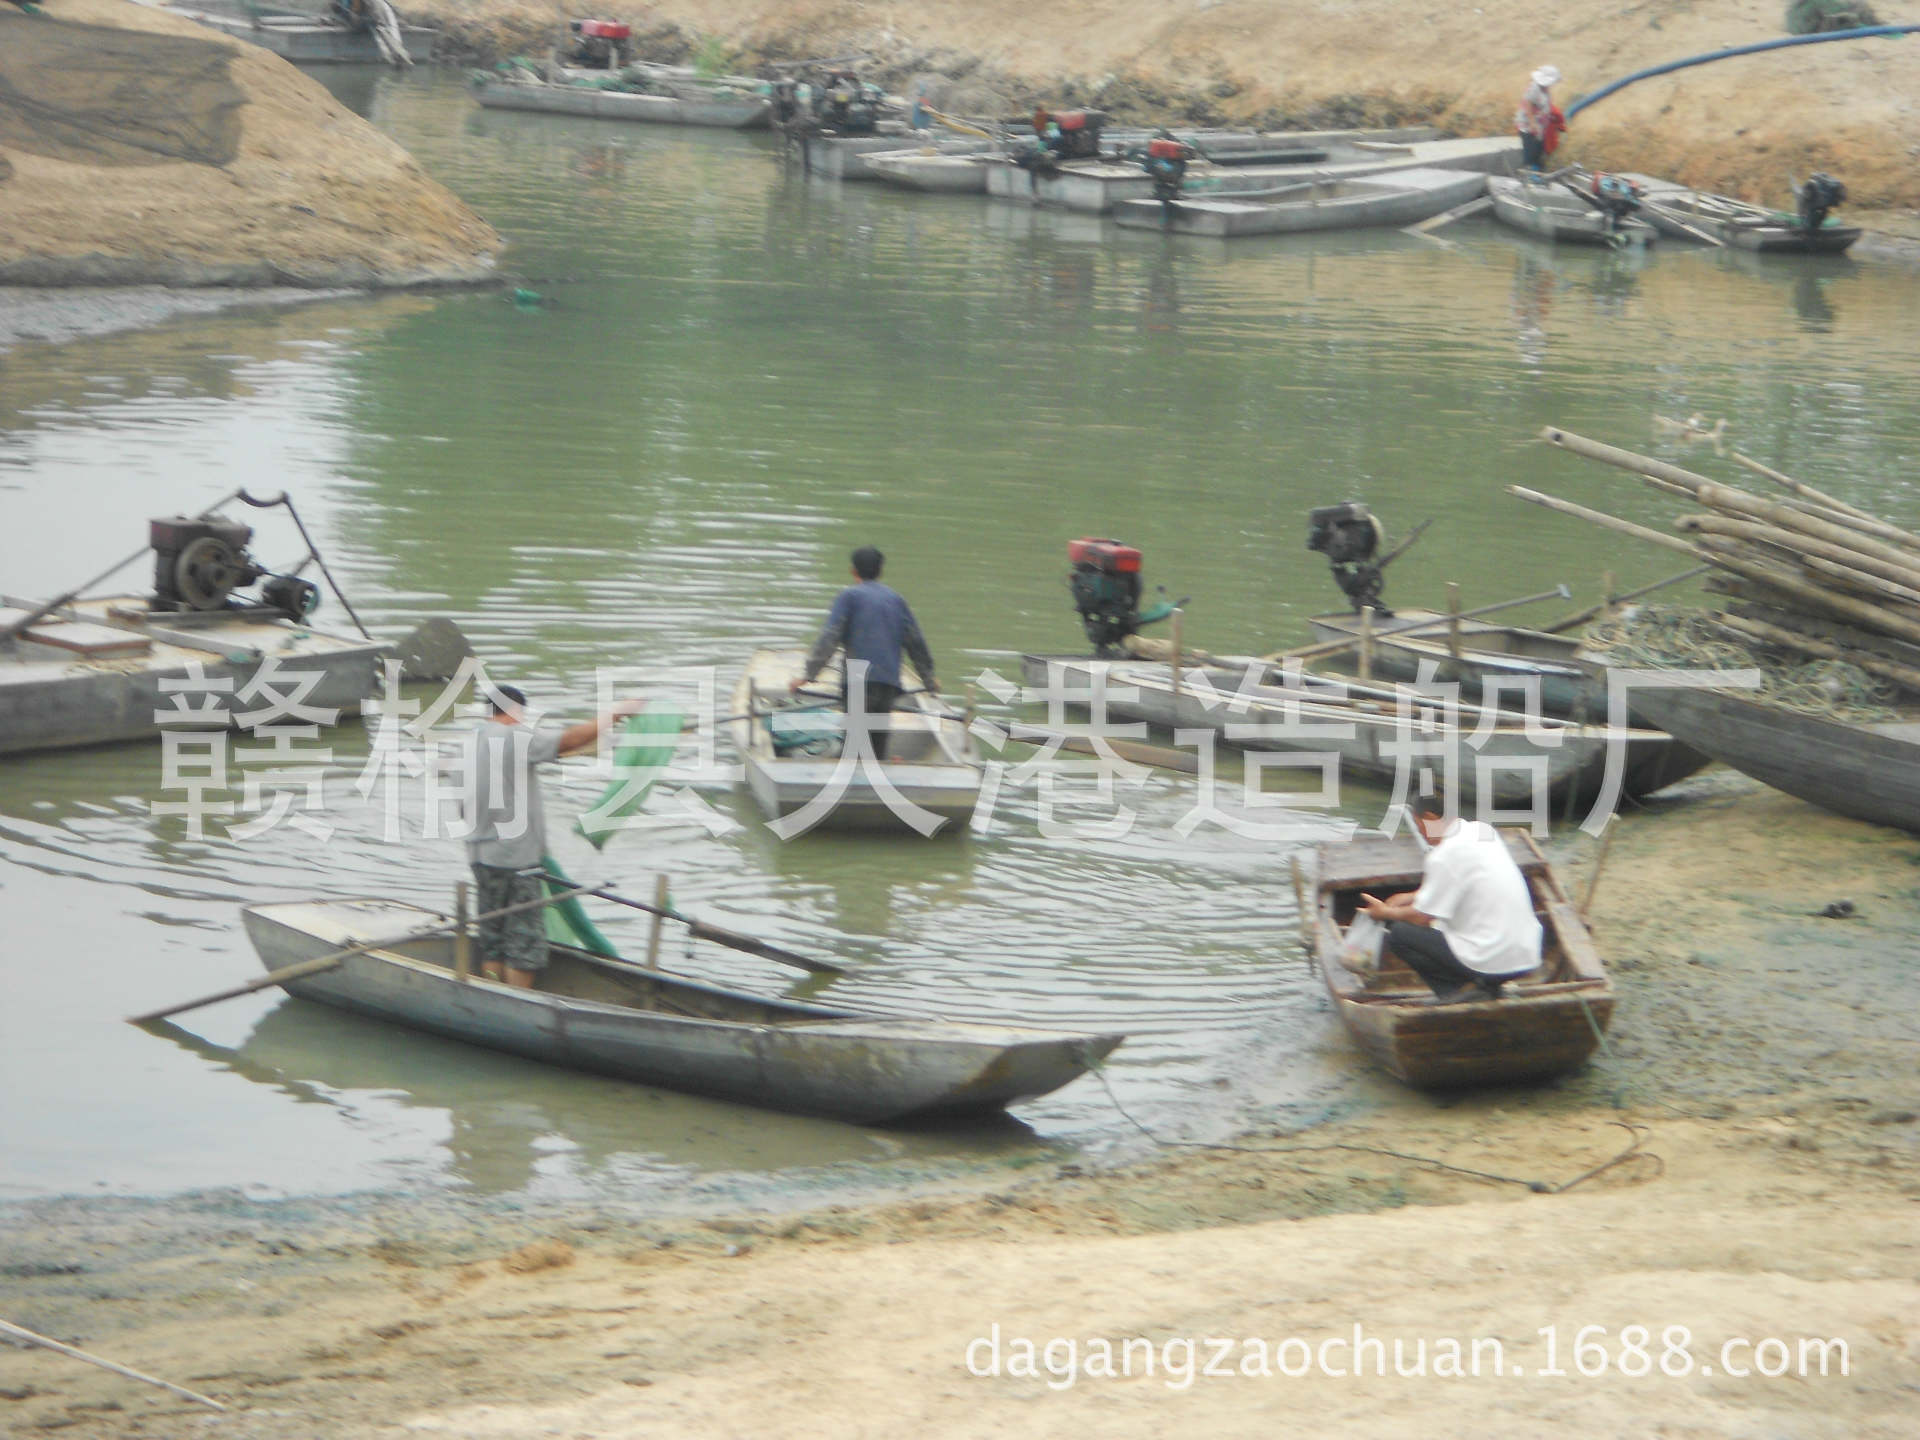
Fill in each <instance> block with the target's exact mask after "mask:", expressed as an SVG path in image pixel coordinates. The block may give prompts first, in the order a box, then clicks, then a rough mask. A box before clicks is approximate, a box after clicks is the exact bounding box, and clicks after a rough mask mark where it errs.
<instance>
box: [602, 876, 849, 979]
mask: <svg viewBox="0 0 1920 1440" xmlns="http://www.w3.org/2000/svg"><path fill="white" fill-rule="evenodd" d="M594 893H595V894H597V895H599V898H600V899H602V900H611V901H612V902H613V903H614V904H615V905H625V906H627V907H628V908H629V909H633V910H643V911H645V912H646V913H647V914H649V915H658V916H659V917H660V918H661V919H663V920H677V921H679V922H680V923H681V924H682V925H684V926H686V927H687V929H688V930H690V931H691V932H692V933H693V938H694V939H696V940H711V941H713V943H714V944H716V945H724V946H726V947H727V948H728V949H729V950H738V951H740V952H741V953H742V954H744V955H757V956H759V957H760V958H761V959H762V960H772V961H774V962H775V963H776V964H780V965H793V966H796V967H798V968H799V969H802V970H810V971H812V972H813V973H814V974H815V975H844V974H846V973H847V972H846V971H845V970H844V969H842V968H841V967H840V966H838V965H833V964H829V963H828V962H827V961H825V960H815V959H812V958H811V957H809V956H806V955H800V954H796V953H795V952H794V951H792V950H783V949H781V948H780V947H779V946H778V945H770V944H768V943H767V942H766V941H765V940H756V939H754V938H753V937H752V936H751V935H742V934H740V933H738V932H737V931H733V930H723V929H721V927H720V926H718V925H711V924H709V923H708V922H706V921H705V920H695V919H694V918H693V917H692V916H690V915H682V914H681V913H680V912H679V911H678V910H673V909H670V908H668V907H666V906H663V905H649V904H647V902H646V901H644V900H629V899H628V898H627V897H626V896H625V895H615V894H613V893H612V892H611V889H610V888H608V887H602V889H601V890H599V891H596V892H594Z"/></svg>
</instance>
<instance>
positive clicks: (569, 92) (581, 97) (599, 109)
mask: <svg viewBox="0 0 1920 1440" xmlns="http://www.w3.org/2000/svg"><path fill="white" fill-rule="evenodd" d="M473 95H474V99H476V100H477V101H479V102H480V104H482V105H484V106H486V107H487V108H488V109H491V110H534V111H539V112H541V113H543V114H548V115H584V116H588V117H590V118H592V119H596V120H638V121H642V122H645V123H648V124H653V125H704V126H711V127H713V128H716V129H722V130H764V129H766V128H767V124H768V117H769V116H770V115H771V114H772V112H773V102H772V100H770V99H769V98H767V97H766V96H764V95H742V94H740V93H739V92H738V91H737V90H733V89H731V88H721V89H705V88H701V87H698V86H688V87H684V88H683V89H680V91H679V93H675V94H670V95H644V94H637V93H633V92H630V91H624V90H607V89H602V88H601V87H600V86H599V85H596V84H567V85H553V84H549V83H548V82H547V81H545V80H541V79H538V78H536V77H534V76H531V75H526V74H524V73H522V72H512V73H509V74H506V75H485V74H483V75H477V76H475V77H474V80H473Z"/></svg>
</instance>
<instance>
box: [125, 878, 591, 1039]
mask: <svg viewBox="0 0 1920 1440" xmlns="http://www.w3.org/2000/svg"><path fill="white" fill-rule="evenodd" d="M608 883H609V884H610V883H611V882H608ZM606 888H607V885H606V884H601V885H582V886H579V887H577V888H576V889H572V890H563V891H560V892H558V893H557V894H553V895H545V896H542V897H541V898H540V899H538V900H522V901H521V902H520V903H519V904H517V905H508V906H505V907H503V908H501V909H499V910H489V911H488V912H487V913H486V914H484V915H476V916H474V917H473V920H474V921H475V922H478V921H481V920H498V919H499V918H500V917H501V916H503V915H517V914H519V913H520V912H521V911H522V910H537V909H539V908H540V907H541V906H542V905H553V904H557V903H558V902H560V901H562V900H566V899H570V898H571V897H573V896H576V895H598V894H599V893H600V892H601V891H603V890H605V889H606ZM458 925H459V922H458V921H453V920H449V921H448V922H447V923H446V924H444V925H428V926H425V927H423V928H421V929H419V930H409V931H407V932H406V933H405V934H401V935H389V936H387V937H385V938H384V939H381V940H362V941H360V942H359V943H358V944H355V945H349V946H347V947H346V948H345V949H342V950H335V951H333V952H332V953H331V954H327V955H319V956H316V957H315V958H313V959H312V960H302V961H300V962H299V963H298V964H295V965H283V966H282V967H281V968H280V969H278V970H269V971H268V972H267V973H266V974H265V975H262V976H261V977H260V978H259V979H258V980H249V981H248V982H247V983H246V984H244V985H235V986H233V987H232V988H231V989H227V990H221V991H217V992H216V993H214V994H212V995H203V996H201V997H200V998H199V999H198V1000H186V1001H182V1002H181V1003H180V1004H178V1005H163V1006H161V1007H160V1008H159V1009H158V1010H149V1011H147V1012H145V1013H144V1014H141V1015H129V1016H128V1017H127V1023H128V1024H129V1025H145V1024H148V1023H150V1022H151V1021H154V1020H164V1019H166V1018H167V1017H168V1016H169V1015H178V1014H180V1013H181V1012H182V1011H185V1010H198V1009H200V1008H201V1007H203V1006H206V1005H215V1004H218V1003H219V1002H220V1001H222V1000H233V999H237V998H238V997H239V996H242V995H251V994H253V992H254V991H256V990H265V989H267V988H268V987H269V986H272V985H284V984H285V983H286V982H287V981H289V980H300V979H303V978H305V977H306V976H308V975H319V974H322V973H324V972H326V971H328V970H334V969H337V968H339V966H340V965H341V964H343V963H344V962H345V961H347V960H348V959H350V958H351V957H353V956H355V955H364V954H365V953H366V952H367V951H369V950H391V949H393V948H394V947H395V946H396V945H409V944H411V943H413V942H414V941H415V940H431V939H434V938H435V937H436V936H440V935H451V934H453V932H454V931H455V930H456V929H457V928H458Z"/></svg>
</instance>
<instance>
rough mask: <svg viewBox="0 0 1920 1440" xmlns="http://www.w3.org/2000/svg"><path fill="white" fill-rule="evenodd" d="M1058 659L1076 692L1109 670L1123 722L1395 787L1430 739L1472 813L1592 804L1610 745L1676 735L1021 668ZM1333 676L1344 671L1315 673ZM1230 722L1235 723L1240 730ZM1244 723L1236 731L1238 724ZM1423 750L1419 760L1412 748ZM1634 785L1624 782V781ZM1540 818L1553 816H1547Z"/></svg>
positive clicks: (1045, 679)
mask: <svg viewBox="0 0 1920 1440" xmlns="http://www.w3.org/2000/svg"><path fill="white" fill-rule="evenodd" d="M1056 666H1058V667H1060V676H1061V680H1062V681H1063V683H1064V684H1065V685H1066V686H1068V687H1070V690H1069V692H1068V693H1072V692H1073V691H1078V692H1081V693H1085V692H1086V691H1087V689H1088V687H1089V686H1091V684H1092V683H1093V681H1092V670H1093V668H1094V667H1096V666H1105V667H1106V668H1107V672H1108V679H1107V685H1108V695H1107V699H1106V709H1107V713H1108V714H1109V715H1111V716H1113V717H1115V718H1116V719H1120V720H1129V721H1133V720H1144V721H1146V722H1147V723H1148V724H1151V725H1157V726H1161V727H1164V728H1166V729H1169V730H1180V729H1199V730H1210V731H1212V732H1213V733H1214V734H1215V735H1216V736H1217V737H1218V738H1219V739H1220V740H1221V741H1222V742H1223V743H1225V744H1228V745H1232V746H1235V747H1237V748H1240V749H1247V750H1280V751H1294V752H1298V753H1303V754H1310V755H1314V756H1318V757H1331V758H1333V759H1335V760H1337V762H1338V774H1339V777H1340V778H1343V779H1345V778H1356V777H1357V778H1359V779H1363V780H1367V781H1371V782H1384V783H1386V784H1389V785H1391V784H1392V783H1394V782H1395V781H1396V780H1397V779H1399V778H1400V776H1401V775H1402V774H1403V773H1404V772H1405V771H1406V769H1407V767H1408V766H1409V764H1411V765H1413V766H1414V767H1415V768H1421V767H1429V766H1432V765H1433V764H1434V760H1435V758H1437V757H1436V756H1435V754H1434V752H1433V750H1432V747H1433V746H1435V745H1439V744H1445V745H1447V746H1450V747H1451V749H1452V759H1453V760H1454V762H1455V764H1454V766H1453V768H1454V771H1455V773H1456V774H1457V777H1458V778H1457V781H1456V784H1457V788H1458V790H1459V792H1460V795H1461V799H1462V802H1463V804H1465V805H1466V806H1468V807H1469V808H1470V809H1471V810H1485V809H1496V810H1499V811H1502V812H1506V813H1508V814H1513V813H1516V812H1517V811H1519V810H1521V809H1523V808H1524V807H1528V806H1535V805H1537V804H1538V802H1539V801H1541V800H1542V799H1544V800H1545V801H1546V802H1547V804H1548V805H1549V806H1550V807H1552V808H1554V809H1556V810H1557V809H1558V808H1559V807H1560V806H1561V804H1562V802H1565V801H1567V800H1569V799H1570V800H1572V801H1573V802H1574V803H1576V804H1585V803H1588V802H1590V801H1592V800H1594V799H1595V798H1597V797H1598V796H1599V795H1600V794H1601V793H1602V792H1603V791H1604V788H1605V784H1606V776H1607V763H1608V748H1609V745H1610V744H1613V743H1618V744H1619V746H1620V748H1621V759H1620V761H1619V763H1620V765H1621V767H1622V774H1623V776H1624V775H1625V774H1628V773H1631V772H1633V771H1634V770H1636V769H1637V768H1639V767H1642V766H1652V765H1655V764H1657V763H1658V761H1659V758H1660V757H1662V756H1664V755H1666V754H1667V752H1668V750H1669V747H1670V746H1671V743H1672V742H1671V741H1670V740H1669V738H1668V737H1667V736H1666V735H1661V734H1656V733H1654V732H1652V731H1645V730H1629V731H1625V732H1620V733H1618V734H1615V733H1613V732H1609V731H1608V730H1607V729H1606V727H1605V726H1603V725H1594V726H1586V727H1581V726H1573V725H1570V724H1566V723H1563V722H1552V721H1549V722H1546V723H1545V724H1544V725H1543V726H1541V727H1538V728H1537V729H1536V728H1530V727H1528V726H1525V725H1521V724H1505V723H1502V724H1499V725H1496V726H1491V727H1487V728H1486V729H1485V730H1484V731H1482V730H1478V729H1476V726H1475V723H1474V721H1473V720H1472V719H1471V718H1463V722H1462V723H1461V724H1460V725H1458V726H1456V727H1452V729H1451V730H1450V731H1442V732H1441V734H1444V735H1445V739H1444V740H1443V739H1442V738H1441V736H1440V734H1435V733H1432V732H1429V731H1427V730H1424V729H1422V728H1419V727H1418V726H1416V725H1415V724H1414V723H1413V722H1412V721H1411V720H1410V719H1409V718H1408V717H1406V716H1402V715H1399V714H1397V713H1396V711H1395V708H1394V707H1393V706H1391V705H1388V706H1386V707H1385V708H1383V709H1381V710H1379V711H1368V710H1365V709H1362V708H1359V707H1355V706H1336V705H1319V704H1316V703H1315V702H1314V701H1313V700H1312V699H1311V698H1310V697H1309V698H1302V696H1301V693H1300V692H1297V691H1289V690H1286V689H1283V688H1282V687H1280V686H1274V685H1260V686H1251V687H1245V688H1244V689H1243V687H1242V685H1241V680H1242V673H1243V672H1241V671H1238V670H1227V669H1220V670H1214V669H1203V668H1193V669H1188V670H1186V673H1185V676H1184V679H1183V683H1182V685H1181V686H1180V688H1179V689H1178V690H1177V691H1176V690H1175V688H1174V687H1173V685H1172V677H1171V671H1170V669H1169V667H1167V666H1165V665H1151V664H1135V663H1132V662H1126V661H1113V662H1108V661H1096V660H1088V659H1085V658H1083V657H1062V656H1048V655H1027V656H1023V657H1022V668H1023V674H1024V676H1025V679H1026V683H1027V685H1028V686H1030V687H1036V688H1038V687H1045V686H1050V685H1051V683H1052V682H1051V680H1050V678H1049V677H1050V673H1051V672H1052V670H1053V668H1054V667H1056ZM1308 678H1309V680H1316V679H1317V680H1320V681H1321V682H1322V683H1323V684H1326V685H1332V684H1336V683H1338V682H1337V677H1315V676H1309V677H1308ZM1230 727H1232V728H1230ZM1240 727H1252V729H1251V730H1250V731H1249V730H1246V729H1241V731H1240V733H1238V734H1236V733H1235V729H1239V728H1240ZM1414 750H1417V751H1418V758H1413V757H1412V755H1411V754H1410V752H1411V751H1414ZM1623 788H1624V785H1623ZM1541 818H1543V819H1544V818H1545V817H1544V816H1542V817H1541Z"/></svg>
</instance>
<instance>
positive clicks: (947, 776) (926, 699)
mask: <svg viewBox="0 0 1920 1440" xmlns="http://www.w3.org/2000/svg"><path fill="white" fill-rule="evenodd" d="M805 664H806V655H805V654H804V653H803V652H802V651H799V650H761V651H757V652H756V653H755V654H754V656H753V658H752V659H751V660H749V661H748V662H747V668H746V669H745V670H744V671H742V672H741V675H740V681H739V684H738V685H736V686H735V687H734V692H733V710H732V714H733V715H734V716H736V717H738V718H736V719H734V720H732V722H731V724H730V727H729V728H730V729H731V731H732V737H733V745H734V749H736V750H737V751H739V753H740V758H741V762H742V764H743V765H744V767H745V769H746V781H747V788H748V789H749V790H750V791H751V792H752V793H753V798H754V801H755V802H756V803H757V804H758V805H759V806H760V810H761V813H763V814H764V815H766V816H767V818H768V819H770V820H788V819H795V820H797V819H798V817H801V816H806V817H808V818H809V819H810V820H812V822H813V823H814V824H817V825H819V826H822V827H825V828H828V829H858V830H907V829H918V830H920V831H921V833H923V834H932V833H934V831H936V830H945V831H947V832H949V833H953V832H957V831H963V830H965V828H966V824H965V822H966V820H967V818H968V817H969V816H971V815H972V814H973V807H974V805H975V804H976V803H977V802H978V801H979V799H980V782H981V777H982V775H983V773H984V772H983V768H982V765H981V760H980V752H979V746H978V744H977V743H976V742H975V741H974V738H973V736H972V735H971V734H970V733H969V732H968V730H967V727H966V725H965V723H964V722H963V721H961V720H960V719H959V717H957V716H955V715H952V714H949V713H948V712H947V711H945V710H944V709H943V708H942V707H941V706H940V704H939V701H938V699H937V698H936V697H933V696H927V695H908V696H905V697H903V699H902V700H901V703H900V705H899V707H898V708H896V709H895V710H894V712H893V714H892V716H891V717H890V726H889V733H890V738H889V741H888V746H887V760H886V763H884V764H879V765H876V764H873V763H872V762H871V761H863V760H860V759H858V758H857V757H853V756H849V755H847V754H846V753H845V740H846V714H845V712H844V710H842V709H840V708H838V706H837V703H835V702H829V703H828V704H824V705H823V704H821V703H819V702H818V701H817V700H816V701H811V702H803V703H799V704H796V703H795V702H794V701H793V699H792V698H791V697H790V695H789V693H788V684H789V682H790V681H792V680H794V679H795V678H797V677H798V676H799V675H800V673H801V671H802V669H803V668H804V666H805ZM901 678H902V679H903V680H904V681H905V688H906V689H908V690H913V689H915V688H916V687H918V685H919V683H920V682H919V677H918V676H916V675H914V674H913V672H912V670H911V669H910V668H904V667H903V669H902V671H901ZM835 684H836V682H835V681H834V680H833V679H832V678H831V677H828V676H823V677H822V678H821V680H820V682H819V687H820V688H821V689H822V690H826V689H829V688H830V687H832V686H834V685H835ZM956 821H957V822H960V823H958V824H956V823H954V822H956ZM929 827H931V828H929Z"/></svg>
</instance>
